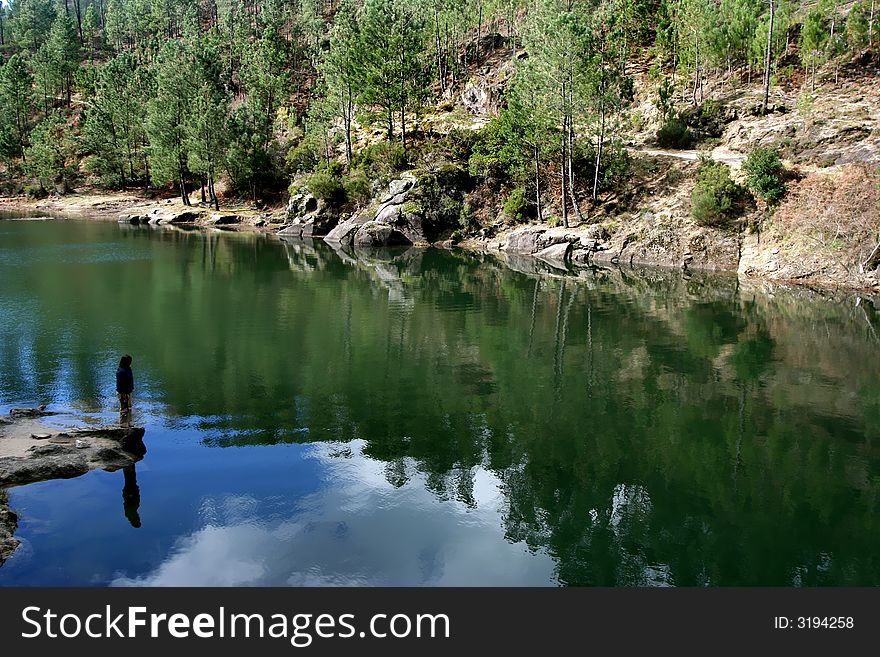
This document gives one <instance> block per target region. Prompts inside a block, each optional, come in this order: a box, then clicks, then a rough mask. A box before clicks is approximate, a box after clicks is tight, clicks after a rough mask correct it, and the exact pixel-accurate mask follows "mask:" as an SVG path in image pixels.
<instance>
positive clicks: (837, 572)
mask: <svg viewBox="0 0 880 657" xmlns="http://www.w3.org/2000/svg"><path fill="white" fill-rule="evenodd" d="M509 265H511V266H512V267H511V266H508V265H507V264H504V263H503V262H502V261H500V260H498V259H496V258H495V257H492V256H484V257H477V256H471V255H466V254H463V253H450V252H444V251H439V250H427V251H417V250H411V251H406V252H404V251H398V252H388V253H378V254H377V253H374V254H371V255H370V256H369V257H364V256H359V257H357V258H355V257H353V256H351V255H347V254H344V253H337V252H335V251H334V250H332V249H331V248H329V247H327V246H326V245H324V244H323V243H317V244H314V245H304V244H286V243H284V242H282V241H279V240H277V239H275V238H272V237H267V236H257V235H236V234H218V233H208V234H206V233H201V232H183V231H179V230H170V229H168V230H153V229H145V228H140V229H135V228H131V227H127V226H125V227H123V226H117V225H115V224H99V223H82V222H34V221H2V222H0V411H3V412H5V411H6V410H7V409H8V408H9V407H10V406H16V405H24V404H36V403H40V402H48V403H49V404H50V408H52V409H55V410H60V411H71V412H73V413H75V414H79V415H82V414H85V415H88V416H89V417H91V418H94V419H97V420H106V421H113V420H114V418H115V414H114V404H115V397H114V392H113V390H114V381H113V374H114V370H115V365H116V361H117V360H118V357H119V354H120V353H122V352H124V351H128V352H130V353H131V354H132V355H133V356H134V372H135V379H136V386H137V389H136V393H135V421H136V422H138V423H141V424H143V425H144V426H146V428H147V434H146V442H147V445H148V449H149V452H148V454H147V455H146V457H145V458H144V460H143V461H142V462H140V463H139V464H138V465H137V469H136V473H134V474H135V475H136V486H137V488H135V487H134V486H135V483H134V477H133V476H132V473H130V474H129V478H128V481H127V482H126V480H125V477H124V476H123V473H122V472H115V473H107V472H103V471H96V472H93V473H90V474H88V475H86V476H84V477H80V478H78V479H73V480H68V481H53V482H46V483H40V484H34V485H30V486H25V487H21V488H16V489H12V490H11V491H10V500H11V505H12V507H13V508H14V509H16V510H17V511H18V512H19V514H20V516H21V523H20V527H19V531H18V536H19V537H20V538H21V539H22V540H23V545H22V547H21V548H20V549H19V551H18V552H17V553H16V554H15V555H14V556H13V557H12V558H11V559H10V560H9V561H7V562H6V564H5V565H4V566H3V567H2V568H0V584H3V585H20V584H25V585H30V584H33V585H49V584H57V585H74V584H75V585H111V584H112V585H119V584H123V585H125V584H157V585H244V584H257V585H276V584H280V585H285V584H290V585H301V584H333V585H336V584H368V585H374V584H383V585H385V584H389V585H398V584H399V585H451V584H466V585H472V584H492V585H496V584H499V585H556V584H567V585H610V586H623V585H675V586H682V585H724V586H728V585H782V586H789V585H877V584H880V557H878V550H877V546H878V545H880V515H878V511H880V508H878V493H880V376H878V367H877V366H878V362H880V361H878V357H877V354H878V347H880V339H878V334H880V318H878V315H877V313H876V311H875V310H874V307H873V305H871V303H870V302H869V301H861V302H860V304H859V305H856V297H855V296H843V297H840V298H838V299H836V300H823V299H821V298H819V297H818V296H817V295H815V294H812V293H809V292H807V291H798V292H794V293H791V292H785V291H782V290H777V291H776V293H775V294H772V295H768V294H766V293H764V292H763V291H754V290H748V289H743V288H741V287H739V286H738V285H737V282H736V280H735V279H733V278H727V277H710V276H702V275H697V274H694V275H692V276H690V277H683V276H682V275H681V274H680V273H676V272H671V273H670V272H646V273H638V272H633V271H625V272H619V271H608V270H606V271H597V272H585V273H582V274H581V275H580V277H568V278H566V277H562V276H559V275H555V274H553V273H552V270H550V269H549V268H546V271H543V272H541V271H537V270H536V266H535V264H534V262H533V261H530V260H524V261H521V262H511V263H509ZM53 421H54V422H55V423H56V424H58V425H60V426H63V425H65V423H70V422H73V421H74V419H73V415H64V414H62V415H60V416H57V417H56V418H55V419H54V420H53ZM123 489H125V490H124V491H123ZM135 525H140V526H139V527H135Z"/></svg>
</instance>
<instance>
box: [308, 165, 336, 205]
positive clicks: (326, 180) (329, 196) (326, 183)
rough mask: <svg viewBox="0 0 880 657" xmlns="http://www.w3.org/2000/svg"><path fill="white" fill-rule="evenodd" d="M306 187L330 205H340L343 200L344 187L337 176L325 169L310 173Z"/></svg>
mask: <svg viewBox="0 0 880 657" xmlns="http://www.w3.org/2000/svg"><path fill="white" fill-rule="evenodd" d="M306 187H308V188H309V191H310V192H311V193H312V194H313V195H314V196H315V198H319V199H322V200H324V201H326V202H327V203H329V204H330V205H342V204H343V203H344V202H345V187H343V185H342V180H341V179H340V178H339V176H334V175H333V174H332V173H330V172H329V171H327V170H326V169H322V170H320V171H318V172H317V173H314V174H312V175H311V176H310V177H309V179H308V180H307V181H306Z"/></svg>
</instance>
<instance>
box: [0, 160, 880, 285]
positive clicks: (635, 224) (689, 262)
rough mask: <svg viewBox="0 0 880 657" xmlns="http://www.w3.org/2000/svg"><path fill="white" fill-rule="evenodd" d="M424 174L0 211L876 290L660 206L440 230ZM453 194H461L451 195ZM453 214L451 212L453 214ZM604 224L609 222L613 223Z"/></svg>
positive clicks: (866, 279)
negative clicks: (266, 207)
mask: <svg viewBox="0 0 880 657" xmlns="http://www.w3.org/2000/svg"><path fill="white" fill-rule="evenodd" d="M447 177H449V178H450V179H449V180H444V179H443V177H442V175H440V176H438V174H436V173H435V174H432V176H431V178H430V180H422V179H421V177H420V176H418V175H415V174H413V173H403V174H401V175H400V176H399V177H398V178H397V179H395V180H392V181H391V182H390V183H389V184H388V185H387V186H386V187H385V188H383V189H382V190H381V191H379V192H378V193H376V195H375V196H374V198H373V200H372V202H370V203H369V204H367V205H366V207H363V208H360V209H358V210H356V211H353V212H350V213H344V212H342V211H340V209H339V208H335V207H333V206H331V205H329V204H327V203H326V202H324V201H323V200H320V199H317V198H315V197H314V196H312V195H310V194H308V193H307V192H304V193H300V194H295V195H294V196H293V197H291V199H290V200H289V202H288V204H287V207H286V208H283V209H279V210H274V211H271V212H270V211H258V210H255V209H252V208H237V209H236V208H233V209H228V210H226V209H225V210H223V211H222V212H215V211H213V210H212V209H209V208H204V207H198V206H184V205H183V204H182V203H180V201H179V200H177V199H159V200H147V199H145V198H143V197H139V196H118V195H117V196H111V195H100V194H95V195H74V196H68V197H57V198H50V199H44V200H42V201H34V200H29V199H23V198H19V199H0V211H6V212H22V213H29V214H34V213H37V214H39V213H42V212H44V213H47V214H48V215H49V216H51V217H57V218H61V217H65V216H72V217H76V218H93V219H100V220H107V221H109V220H115V221H118V222H119V223H123V224H132V225H141V226H159V227H162V226H164V227H202V228H207V229H214V230H233V231H257V232H263V233H273V234H277V235H278V236H279V237H281V238H283V239H288V240H289V239H323V240H324V241H326V242H328V243H330V244H332V245H337V246H342V247H345V248H372V247H386V246H411V245H412V246H429V245H435V246H441V247H447V248H448V247H453V246H455V247H459V248H463V249H467V250H472V251H495V252H506V253H510V254H516V255H524V256H532V257H535V258H538V259H540V260H543V261H546V262H548V263H551V264H553V265H554V266H557V267H560V268H563V269H564V268H573V269H577V268H583V267H592V266H599V265H632V266H636V265H648V266H660V267H669V268H674V269H681V270H688V269H692V270H703V271H717V272H729V273H735V274H737V275H739V276H740V277H741V278H744V279H750V280H759V281H760V280H766V281H768V282H773V283H784V284H793V285H806V286H809V287H817V288H825V289H828V288H834V289H844V290H852V291H857V292H869V293H872V294H876V293H880V267H878V268H876V269H873V270H868V271H860V270H858V269H857V268H853V267H847V266H844V264H843V263H841V262H840V261H838V260H830V259H828V258H824V257H822V256H818V255H817V256H815V257H812V258H805V257H804V256H803V254H802V253H801V252H799V251H797V250H791V248H790V246H789V245H787V244H786V242H785V239H784V236H783V237H782V238H780V236H778V235H774V236H769V235H763V234H761V233H760V232H759V231H758V230H756V229H755V228H749V229H747V230H743V231H741V232H736V231H730V230H720V229H714V228H709V227H700V226H695V225H694V224H692V223H689V222H686V221H678V222H677V223H676V222H675V221H671V218H670V217H669V216H665V215H663V214H662V213H661V215H656V214H655V213H653V212H646V213H643V214H642V215H641V216H639V217H637V218H630V219H629V221H628V223H627V224H626V226H625V227H623V228H621V229H614V230H613V232H612V231H611V230H609V228H608V226H607V225H606V224H607V222H606V223H589V224H585V225H580V226H573V227H570V228H563V227H560V226H557V227H551V226H548V225H547V224H517V225H509V224H504V223H498V224H496V225H493V226H491V227H489V228H483V229H481V230H480V231H479V234H477V235H473V236H463V235H454V234H453V236H454V237H456V239H455V240H453V239H450V230H449V229H448V226H449V223H450V217H446V216H443V215H442V214H441V212H440V211H439V210H438V205H440V204H438V203H436V200H437V199H434V198H432V196H431V193H430V192H431V190H436V189H437V188H438V187H445V189H446V191H445V194H446V200H448V197H449V196H450V192H449V189H450V188H452V187H453V185H454V175H453V176H447ZM455 200H457V201H459V202H460V201H461V199H455ZM453 221H454V220H453ZM613 228H614V227H612V229H613Z"/></svg>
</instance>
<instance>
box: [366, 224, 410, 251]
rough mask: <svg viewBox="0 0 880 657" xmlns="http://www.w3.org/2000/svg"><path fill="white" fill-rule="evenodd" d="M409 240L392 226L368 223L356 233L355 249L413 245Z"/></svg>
mask: <svg viewBox="0 0 880 657" xmlns="http://www.w3.org/2000/svg"><path fill="white" fill-rule="evenodd" d="M411 243H412V242H410V240H409V239H407V237H406V236H405V235H404V234H403V233H401V232H400V231H399V230H397V229H396V228H394V227H393V226H392V225H391V224H387V223H384V222H381V221H368V222H366V223H364V224H361V226H360V229H359V230H358V231H357V232H356V233H355V236H354V244H353V245H354V246H355V247H376V246H402V245H406V244H411Z"/></svg>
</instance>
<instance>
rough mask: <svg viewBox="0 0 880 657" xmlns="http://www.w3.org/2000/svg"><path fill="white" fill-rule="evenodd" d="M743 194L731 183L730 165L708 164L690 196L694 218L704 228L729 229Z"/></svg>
mask: <svg viewBox="0 0 880 657" xmlns="http://www.w3.org/2000/svg"><path fill="white" fill-rule="evenodd" d="M743 191H744V190H743V189H742V188H741V187H740V186H739V185H737V184H736V183H735V182H734V181H733V180H732V179H731V177H730V169H729V168H728V167H727V165H725V164H721V163H720V162H706V163H704V164H703V165H702V166H700V170H699V173H698V176H697V184H696V185H695V186H694V189H693V192H692V193H691V216H692V217H693V218H694V221H696V222H697V223H698V224H700V225H701V226H712V227H716V228H721V227H724V226H727V225H728V224H729V223H730V222H731V220H732V219H734V218H735V216H736V214H737V213H738V211H739V210H740V206H741V203H742V200H743Z"/></svg>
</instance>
